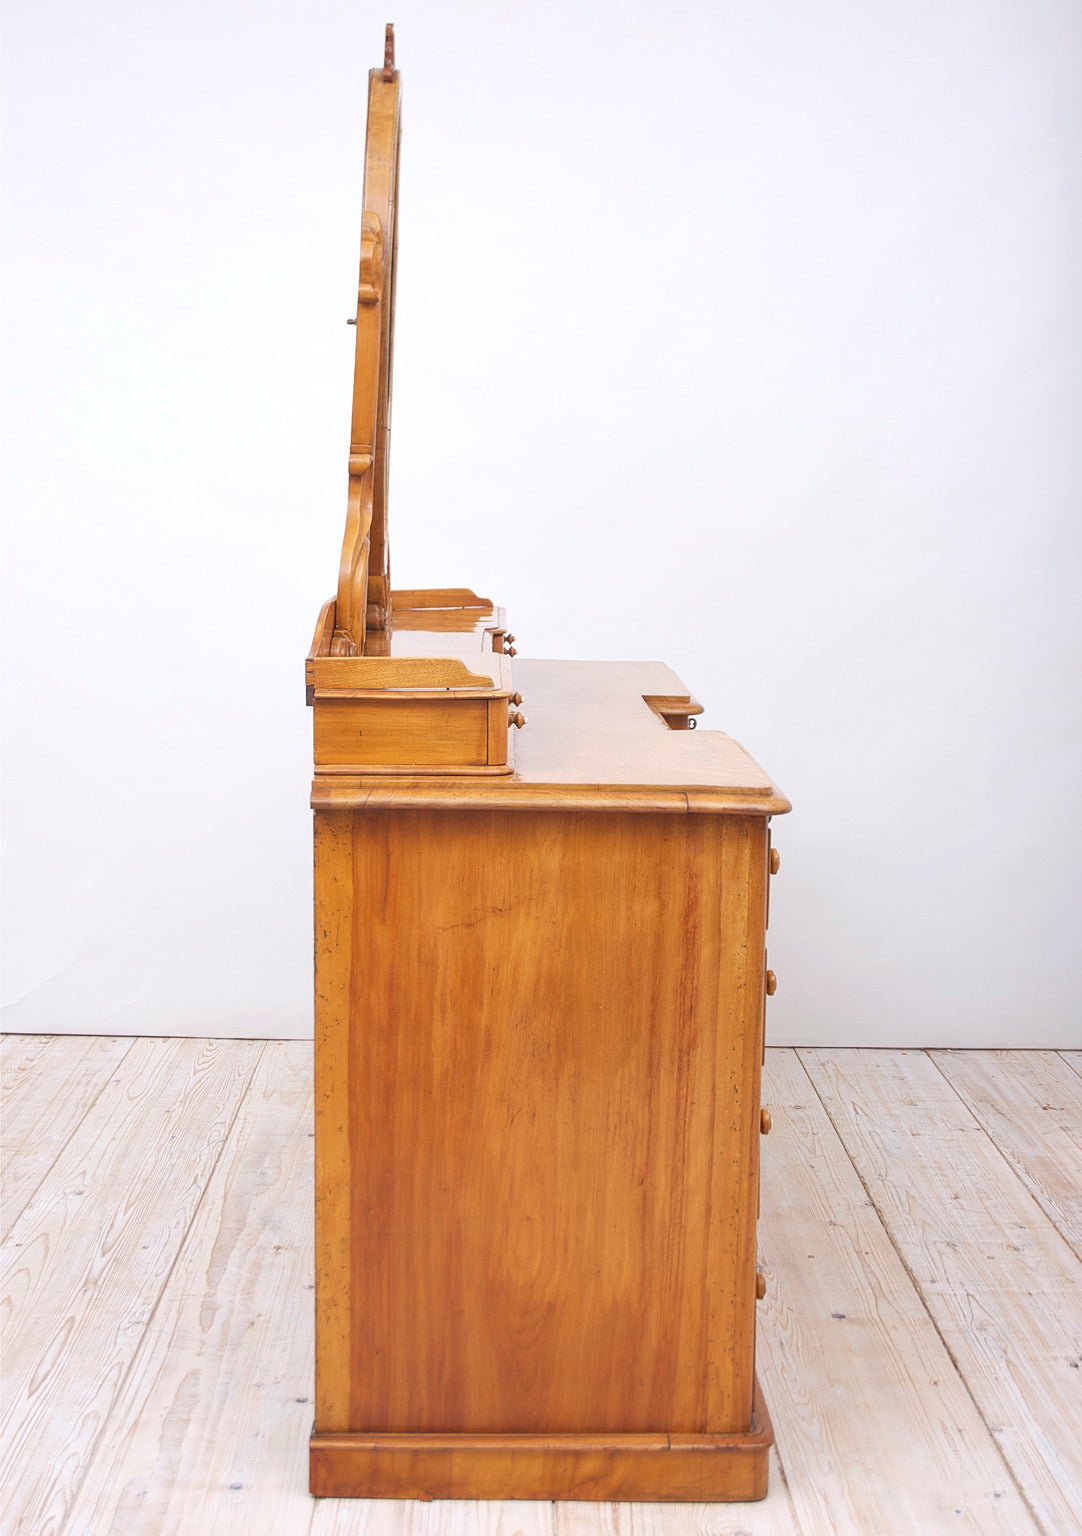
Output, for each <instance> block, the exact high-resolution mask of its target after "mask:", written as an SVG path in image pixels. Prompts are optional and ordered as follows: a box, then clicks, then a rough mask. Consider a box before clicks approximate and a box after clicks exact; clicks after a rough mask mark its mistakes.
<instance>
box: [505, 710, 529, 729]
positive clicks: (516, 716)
mask: <svg viewBox="0 0 1082 1536" xmlns="http://www.w3.org/2000/svg"><path fill="white" fill-rule="evenodd" d="M507 719H508V724H509V725H513V726H514V727H515V729H516V731H521V729H522V727H523V726H524V725H525V724H526V716H525V715H524V714H522V712H521V711H520V710H517V709H516V710H515V711H514V713H513V714H511V715H508V717H507Z"/></svg>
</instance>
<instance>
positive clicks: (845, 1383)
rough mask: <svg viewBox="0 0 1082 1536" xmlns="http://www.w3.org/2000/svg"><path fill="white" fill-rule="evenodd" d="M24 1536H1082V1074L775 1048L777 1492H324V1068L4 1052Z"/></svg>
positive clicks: (11, 1528)
mask: <svg viewBox="0 0 1082 1536" xmlns="http://www.w3.org/2000/svg"><path fill="white" fill-rule="evenodd" d="M3 1069H4V1089H3V1105H4V1120H3V1143H4V1173H3V1249H4V1261H5V1267H4V1281H3V1311H4V1327H5V1339H6V1343H5V1361H4V1380H5V1391H4V1406H3V1415H4V1419H3V1422H4V1441H5V1490H4V1493H5V1497H4V1503H3V1509H4V1517H3V1519H4V1524H3V1531H4V1533H5V1536H61V1533H63V1536H91V1533H93V1536H106V1533H117V1536H121V1533H123V1536H142V1533H145V1536H170V1533H185V1536H188V1533H190V1536H213V1533H215V1532H226V1533H229V1536H276V1533H281V1536H302V1533H303V1536H309V1533H310V1536H332V1533H333V1536H361V1533H364V1536H383V1533H395V1536H406V1533H407V1532H410V1533H417V1536H437V1533H444V1532H446V1533H454V1536H465V1533H467V1532H469V1533H472V1532H478V1533H482V1536H517V1533H521V1536H632V1533H637V1536H741V1533H742V1536H801V1533H802V1536H814V1533H819V1532H823V1533H827V1532H845V1533H856V1536H893V1533H897V1536H918V1533H919V1536H934V1533H938V1532H941V1531H942V1532H951V1533H954V1532H958V1533H970V1532H989V1533H991V1532H996V1533H1003V1536H1031V1533H1036V1532H1043V1533H1044V1536H1071V1533H1078V1532H1082V1261H1080V1254H1082V1149H1080V1140H1082V1053H1065V1054H1056V1053H1055V1052H1044V1051H1013V1052H1011V1051H1008V1052H991V1051H989V1052H950V1051H928V1052H921V1051H845V1050H836V1051H828V1050H822V1051H792V1050H775V1051H771V1052H769V1053H768V1064H767V1089H766V1093H765V1095H764V1097H765V1099H766V1102H768V1103H769V1104H770V1105H771V1107H772V1110H773V1121H774V1128H773V1132H772V1134H771V1136H770V1139H769V1141H768V1142H767V1143H766V1144H765V1147H764V1153H765V1157H764V1166H765V1172H764V1183H763V1200H762V1222H761V1226H760V1241H761V1258H762V1263H763V1267H764V1269H765V1271H766V1276H767V1285H768V1289H767V1296H766V1300H765V1301H764V1302H763V1303H762V1304H761V1306H760V1309H759V1316H760V1341H759V1371H760V1376H761V1378H762V1382H763V1386H764V1390H765V1393H766V1397H767V1401H768V1403H769V1406H770V1410H771V1413H772V1415H773V1418H774V1425H775V1429H776V1432H777V1449H776V1454H775V1458H774V1464H773V1473H772V1484H771V1492H770V1495H769V1498H768V1499H767V1500H766V1501H765V1502H764V1503H762V1504H750V1505H686V1506H679V1505H653V1504H643V1505H612V1504H601V1505H590V1504H557V1505H553V1504H527V1503H519V1504H448V1503H434V1504H428V1505H425V1504H413V1503H406V1502H402V1503H384V1504H373V1503H364V1502H348V1501H343V1502H337V1501H336V1502H332V1501H327V1502H324V1503H322V1504H319V1505H317V1504H315V1503H314V1502H313V1500H311V1499H310V1498H309V1496H308V1493H307V1488H306V1472H307V1468H306V1448H307V1441H308V1433H309V1429H310V1427H311V1418H312V1406H311V1395H312V1384H311V1371H312V1294H311V1292H312V1239H311V1204H312V1188H311V1185H312V1092H311V1048H310V1046H308V1045H305V1044H298V1043H275V1042H271V1043H263V1042H247V1041H201V1040H152V1039H142V1040H107V1039H87V1038H44V1037H32V1036H9V1037H7V1038H6V1039H5V1040H4V1042H3Z"/></svg>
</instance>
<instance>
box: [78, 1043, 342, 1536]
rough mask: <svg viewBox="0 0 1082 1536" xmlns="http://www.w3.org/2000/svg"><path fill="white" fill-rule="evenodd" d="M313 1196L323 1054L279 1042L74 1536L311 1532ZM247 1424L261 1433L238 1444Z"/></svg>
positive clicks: (100, 1456) (254, 1090)
mask: <svg viewBox="0 0 1082 1536" xmlns="http://www.w3.org/2000/svg"><path fill="white" fill-rule="evenodd" d="M311 1183H312V1067H311V1048H310V1047H309V1046H308V1045H307V1044H306V1043H304V1042H301V1041H295V1042H290V1043H288V1044H286V1043H281V1042H271V1043H270V1044H268V1045H267V1047H266V1049H265V1051H264V1053H263V1055H262V1058H261V1060H260V1062H259V1065H258V1066H257V1068H256V1071H255V1073H254V1075H253V1077H252V1081H251V1086H250V1088H249V1089H248V1091H247V1093H245V1095H244V1098H243V1100H242V1102H241V1104H240V1108H239V1110H238V1112H237V1116H236V1119H235V1121H234V1124H233V1127H232V1130H231V1133H230V1136H229V1140H228V1143H227V1145H226V1146H225V1148H224V1149H223V1152H222V1155H221V1157H220V1158H219V1159H218V1162H217V1165H216V1166H215V1168H214V1171H213V1173H212V1174H211V1176H210V1178H209V1180H208V1182H207V1187H206V1195H205V1197H204V1199H203V1200H202V1201H201V1202H200V1204H199V1207H198V1209H197V1210H196V1212H195V1215H194V1217H193V1219H192V1222H191V1224H190V1227H189V1229H188V1232H187V1235H186V1238H185V1241H184V1245H183V1248H182V1249H181V1252H180V1255H179V1257H178V1259H177V1262H176V1264H175V1265H174V1267H173V1269H172V1271H171V1272H170V1274H169V1277H168V1279H167V1281H166V1283H165V1286H164V1289H163V1290H162V1294H161V1297H160V1300H159V1302H158V1305H157V1306H156V1307H155V1309H154V1312H153V1315H152V1316H151V1318H150V1320H149V1322H148V1324H147V1327H146V1330H145V1332H144V1334H143V1338H142V1343H141V1347H140V1349H139V1351H138V1354H137V1355H136V1357H135V1360H134V1362H133V1365H132V1369H131V1370H130V1371H129V1373H128V1375H127V1377H126V1378H125V1380H124V1384H123V1387H122V1389H121V1391H120V1393H119V1395H118V1397H117V1400H116V1402H115V1404H114V1406H113V1408H112V1411H111V1412H110V1414H109V1416H108V1419H107V1420H106V1423H105V1425H104V1427H103V1429H102V1431H101V1433H100V1434H99V1436H98V1438H97V1441H96V1443H95V1446H94V1454H93V1457H92V1459H91V1460H90V1464H89V1467H88V1469H87V1473H86V1477H85V1480H84V1482H83V1485H82V1488H81V1489H80V1493H79V1502H78V1507H77V1509H76V1511H75V1512H74V1514H73V1517H72V1519H71V1521H70V1523H69V1525H68V1529H67V1536H95V1533H98V1532H105V1531H117V1532H122V1531H123V1532H127V1531H130V1530H132V1529H133V1528H138V1527H139V1526H141V1527H142V1528H143V1529H145V1530H149V1529H153V1530H154V1531H155V1532H156V1533H158V1536H186V1533H188V1532H196V1531H198V1532H200V1533H201V1536H202V1533H207V1536H210V1533H212V1532H215V1531H220V1532H223V1533H227V1532H229V1533H236V1532H246V1531H251V1532H253V1533H254V1532H259V1533H260V1536H263V1533H270V1532H274V1531H276V1530H283V1531H289V1530H294V1529H297V1528H304V1523H305V1522H306V1521H307V1520H308V1519H309V1518H310V1515H311V1502H310V1500H309V1498H308V1496H307V1491H306V1486H305V1482H306V1477H307V1460H308V1436H309V1433H310V1431H311V1421H312V1390H311V1368H312V1359H311V1351H312V1273H311V1270H312V1254H311V1236H310V1229H311V1221H310V1217H309V1213H308V1211H307V1210H306V1206H307V1203H308V1197H307V1192H308V1191H310V1189H311ZM298 1194H300V1195H301V1198H298ZM286 1319H288V1320H289V1325H288V1326H286V1327H283V1322H284V1321H285V1320H286ZM196 1402H198V1403H200V1405H201V1412H200V1414H199V1415H198V1417H196V1418H194V1419H193V1418H191V1417H190V1409H191V1406H192V1405H193V1404H194V1403H196ZM238 1423H242V1424H243V1423H247V1424H248V1425H249V1426H250V1431H256V1432H249V1433H247V1434H244V1433H241V1434H237V1433H236V1429H237V1426H238ZM287 1468H288V1469H289V1471H288V1475H283V1474H285V1473H286V1470H287Z"/></svg>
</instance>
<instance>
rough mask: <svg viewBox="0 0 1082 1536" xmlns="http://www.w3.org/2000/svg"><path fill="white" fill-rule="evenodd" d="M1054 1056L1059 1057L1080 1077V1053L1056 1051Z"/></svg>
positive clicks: (1081, 1054) (1081, 1072)
mask: <svg viewBox="0 0 1082 1536" xmlns="http://www.w3.org/2000/svg"><path fill="white" fill-rule="evenodd" d="M1056 1055H1057V1056H1059V1057H1061V1058H1062V1060H1063V1061H1065V1062H1066V1063H1067V1065H1068V1066H1069V1067H1070V1068H1071V1070H1072V1071H1073V1072H1075V1073H1077V1074H1078V1076H1079V1077H1082V1051H1057V1052H1056Z"/></svg>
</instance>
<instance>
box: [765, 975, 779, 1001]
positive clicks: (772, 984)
mask: <svg viewBox="0 0 1082 1536" xmlns="http://www.w3.org/2000/svg"><path fill="white" fill-rule="evenodd" d="M777 990H778V978H777V977H776V976H775V975H774V972H773V971H767V973H766V995H767V997H773V996H774V993H775V992H776V991H777Z"/></svg>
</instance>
